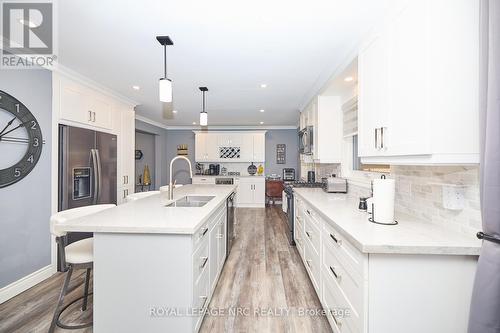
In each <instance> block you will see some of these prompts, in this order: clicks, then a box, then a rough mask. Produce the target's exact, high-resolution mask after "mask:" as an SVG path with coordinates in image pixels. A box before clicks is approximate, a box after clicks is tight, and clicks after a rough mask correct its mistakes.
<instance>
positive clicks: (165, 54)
mask: <svg viewBox="0 0 500 333" xmlns="http://www.w3.org/2000/svg"><path fill="white" fill-rule="evenodd" d="M163 64H164V66H163V68H164V70H165V76H164V77H165V79H166V78H167V44H163Z"/></svg>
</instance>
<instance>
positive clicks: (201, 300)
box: [192, 269, 209, 332]
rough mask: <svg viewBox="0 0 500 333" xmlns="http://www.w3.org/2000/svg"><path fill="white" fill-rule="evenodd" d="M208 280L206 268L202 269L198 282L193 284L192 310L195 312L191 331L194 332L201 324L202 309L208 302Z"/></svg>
mask: <svg viewBox="0 0 500 333" xmlns="http://www.w3.org/2000/svg"><path fill="white" fill-rule="evenodd" d="M208 296H209V280H208V269H205V270H204V271H203V274H202V275H201V276H200V279H199V280H198V283H196V284H195V285H194V288H193V305H192V307H193V312H194V313H195V316H194V320H193V325H194V327H193V332H196V331H197V330H198V328H199V326H200V325H201V322H202V320H203V317H204V316H203V315H202V314H203V310H204V309H205V308H206V307H207V306H208V303H209V299H208Z"/></svg>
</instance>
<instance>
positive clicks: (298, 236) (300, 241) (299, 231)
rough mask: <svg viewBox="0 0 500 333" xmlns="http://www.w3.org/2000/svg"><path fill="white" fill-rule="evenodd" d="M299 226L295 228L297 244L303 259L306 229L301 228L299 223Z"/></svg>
mask: <svg viewBox="0 0 500 333" xmlns="http://www.w3.org/2000/svg"><path fill="white" fill-rule="evenodd" d="M298 226H299V228H296V229H295V231H294V232H295V244H296V245H297V251H298V252H299V254H300V257H301V258H302V260H304V229H301V226H300V225H298Z"/></svg>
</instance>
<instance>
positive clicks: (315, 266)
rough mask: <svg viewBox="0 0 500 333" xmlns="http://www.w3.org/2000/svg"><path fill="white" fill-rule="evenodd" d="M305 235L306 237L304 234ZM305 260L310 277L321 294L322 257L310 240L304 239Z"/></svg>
mask: <svg viewBox="0 0 500 333" xmlns="http://www.w3.org/2000/svg"><path fill="white" fill-rule="evenodd" d="M304 237H306V236H305V235H304ZM304 262H305V266H306V269H307V272H308V273H309V277H310V278H311V281H312V283H313V285H314V289H316V293H317V294H318V295H321V292H320V289H319V287H320V277H321V276H320V272H321V266H320V258H319V255H318V254H317V253H316V252H315V251H314V250H313V249H312V247H311V244H310V242H308V241H304Z"/></svg>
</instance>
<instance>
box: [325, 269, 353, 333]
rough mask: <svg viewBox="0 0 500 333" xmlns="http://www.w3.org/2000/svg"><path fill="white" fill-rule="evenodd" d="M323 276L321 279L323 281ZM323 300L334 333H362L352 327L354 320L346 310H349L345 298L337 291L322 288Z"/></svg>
mask: <svg viewBox="0 0 500 333" xmlns="http://www.w3.org/2000/svg"><path fill="white" fill-rule="evenodd" d="M324 278H325V276H324V277H323V280H324ZM323 295H324V297H323V300H324V303H325V307H326V310H327V311H328V313H327V318H328V321H329V322H330V325H331V326H332V328H333V331H334V332H336V333H358V332H363V330H362V329H359V328H357V327H356V326H355V325H354V320H353V318H352V317H351V314H350V313H348V312H347V311H349V310H347V311H346V309H349V306H348V305H347V302H346V301H345V298H344V297H343V296H342V295H341V294H340V293H339V290H338V289H335V288H328V287H326V286H324V288H323Z"/></svg>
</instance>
